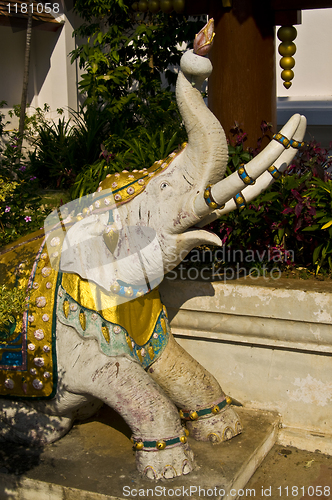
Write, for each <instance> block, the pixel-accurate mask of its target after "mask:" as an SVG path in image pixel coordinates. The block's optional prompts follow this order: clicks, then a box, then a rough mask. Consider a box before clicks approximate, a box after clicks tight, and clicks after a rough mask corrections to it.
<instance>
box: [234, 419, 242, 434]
mask: <svg viewBox="0 0 332 500" xmlns="http://www.w3.org/2000/svg"><path fill="white" fill-rule="evenodd" d="M235 430H236V433H237V434H241V432H242V425H241V422H236V424H235Z"/></svg>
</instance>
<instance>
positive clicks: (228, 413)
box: [187, 406, 242, 444]
mask: <svg viewBox="0 0 332 500" xmlns="http://www.w3.org/2000/svg"><path fill="white" fill-rule="evenodd" d="M187 429H188V430H189V433H190V437H193V438H194V439H196V441H211V442H212V443H213V444H218V443H221V442H223V441H228V440H229V439H232V437H234V436H237V435H238V434H240V433H241V432H242V426H241V422H240V418H239V416H238V414H237V413H236V412H235V411H234V410H233V408H230V407H229V406H227V407H226V408H225V409H224V410H221V411H220V413H217V414H210V415H208V416H204V417H201V418H199V419H198V420H194V421H192V420H189V421H187Z"/></svg>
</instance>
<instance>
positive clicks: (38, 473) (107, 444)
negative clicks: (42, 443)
mask: <svg viewBox="0 0 332 500" xmlns="http://www.w3.org/2000/svg"><path fill="white" fill-rule="evenodd" d="M237 410H239V414H240V417H241V420H242V423H243V427H244V431H243V434H241V435H240V436H237V437H236V438H234V439H233V440H231V441H229V442H226V443H223V444H220V445H212V444H211V443H198V442H195V441H194V440H193V439H191V438H190V437H189V442H190V445H191V447H192V449H193V450H194V453H195V458H196V463H197V468H196V469H195V470H194V471H193V472H192V473H191V474H188V475H187V476H183V477H181V478H175V479H172V480H167V481H166V480H165V481H160V482H158V483H153V482H151V481H148V480H146V479H142V478H141V476H140V475H139V474H138V473H137V471H136V467H135V452H134V451H133V450H132V445H131V442H130V429H129V428H128V427H127V426H126V424H125V423H124V422H123V420H122V419H121V418H120V417H119V416H118V415H117V414H116V413H115V412H113V411H112V410H110V409H109V408H107V407H103V408H102V409H101V410H100V411H99V412H98V414H97V415H96V416H95V418H94V419H90V420H89V421H85V422H83V423H79V424H77V425H75V426H74V427H73V429H72V430H71V431H70V432H69V433H68V434H67V435H66V436H65V437H64V438H62V439H61V440H60V441H58V442H56V443H54V444H52V445H49V446H47V447H45V448H44V449H43V450H37V449H27V448H24V447H22V446H15V445H8V444H3V443H1V447H0V499H1V500H3V499H6V500H46V499H47V500H60V499H61V500H64V499H68V500H106V499H107V500H111V499H112V500H115V499H121V500H123V499H126V498H129V499H134V498H171V497H174V498H178V499H183V500H184V499H186V498H191V499H192V500H197V499H199V498H204V497H205V498H207V497H208V498H212V499H218V500H219V499H230V498H232V499H234V498H236V496H237V493H238V492H239V495H240V497H241V496H243V495H242V492H241V489H243V488H244V489H245V485H246V484H247V482H248V480H249V479H250V477H251V476H252V474H253V473H254V472H255V470H256V469H257V467H258V466H259V464H260V463H261V462H262V460H263V459H264V457H265V456H266V454H267V453H268V452H269V450H270V449H271V447H272V446H273V444H274V443H275V441H276V438H277V432H278V425H279V418H278V416H277V415H276V414H275V413H269V412H262V411H259V412H257V411H255V410H245V409H243V408H237ZM244 491H245V490H244Z"/></svg>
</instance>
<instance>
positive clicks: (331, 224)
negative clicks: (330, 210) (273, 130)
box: [322, 220, 332, 229]
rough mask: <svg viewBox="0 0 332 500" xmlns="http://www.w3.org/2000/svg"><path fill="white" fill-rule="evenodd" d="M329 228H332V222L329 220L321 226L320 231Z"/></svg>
mask: <svg viewBox="0 0 332 500" xmlns="http://www.w3.org/2000/svg"><path fill="white" fill-rule="evenodd" d="M330 226H332V220H330V221H329V222H327V223H326V224H324V226H322V229H327V228H328V227H330Z"/></svg>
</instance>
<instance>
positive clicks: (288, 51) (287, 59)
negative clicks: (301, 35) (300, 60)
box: [278, 26, 297, 89]
mask: <svg viewBox="0 0 332 500" xmlns="http://www.w3.org/2000/svg"><path fill="white" fill-rule="evenodd" d="M296 37H297V31H296V28H294V26H282V27H281V28H279V29H278V38H279V40H280V41H281V44H280V45H279V47H278V51H279V54H280V55H281V56H282V58H281V59H280V63H279V64H280V66H281V68H282V69H283V71H282V72H281V78H282V79H283V80H284V87H285V88H286V89H289V88H290V86H291V85H292V82H291V80H293V78H294V71H292V68H294V66H295V59H294V57H292V56H293V55H294V54H295V52H296V45H295V43H293V40H295V38H296Z"/></svg>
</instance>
